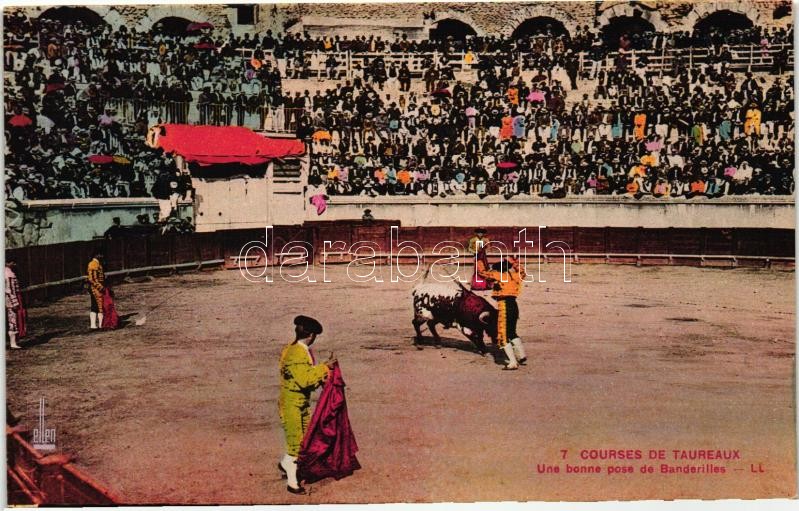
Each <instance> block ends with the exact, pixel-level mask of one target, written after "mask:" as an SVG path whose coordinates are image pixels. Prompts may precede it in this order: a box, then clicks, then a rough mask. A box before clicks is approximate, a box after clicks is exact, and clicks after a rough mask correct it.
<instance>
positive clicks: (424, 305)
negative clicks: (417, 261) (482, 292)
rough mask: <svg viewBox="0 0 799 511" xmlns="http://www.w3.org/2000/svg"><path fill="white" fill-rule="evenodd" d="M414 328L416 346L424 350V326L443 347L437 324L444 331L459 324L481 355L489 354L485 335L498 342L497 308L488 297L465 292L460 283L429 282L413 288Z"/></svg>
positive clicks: (468, 291) (455, 281)
mask: <svg viewBox="0 0 799 511" xmlns="http://www.w3.org/2000/svg"><path fill="white" fill-rule="evenodd" d="M412 294H413V327H414V329H415V330H416V337H415V338H414V342H413V344H414V346H416V347H417V348H419V349H421V347H420V346H419V342H420V341H421V339H422V330H421V327H422V324H424V323H427V328H428V329H430V333H431V334H433V339H434V340H435V343H436V345H437V346H438V345H440V344H441V337H439V335H438V332H437V331H436V325H437V324H442V325H444V328H452V326H453V325H457V327H458V328H459V329H460V331H461V332H462V333H463V335H465V336H466V337H467V338H468V339H469V340H470V341H471V342H472V343H473V344H474V345H475V347H476V348H477V351H479V352H480V354H481V355H485V353H486V351H487V350H486V345H485V343H484V342H483V335H484V334H487V335H488V336H489V337H490V338H491V340H492V342H493V343H494V344H496V342H497V315H498V313H497V309H496V308H495V307H494V306H493V305H491V304H490V303H489V302H488V301H487V300H486V299H485V298H483V297H481V296H478V295H477V294H475V293H474V292H472V291H470V290H468V289H466V288H465V287H464V286H463V285H462V284H461V283H460V282H458V281H457V280H453V281H450V282H430V281H428V280H427V279H425V280H424V281H422V282H421V283H419V284H417V285H416V287H414V289H413V293H412Z"/></svg>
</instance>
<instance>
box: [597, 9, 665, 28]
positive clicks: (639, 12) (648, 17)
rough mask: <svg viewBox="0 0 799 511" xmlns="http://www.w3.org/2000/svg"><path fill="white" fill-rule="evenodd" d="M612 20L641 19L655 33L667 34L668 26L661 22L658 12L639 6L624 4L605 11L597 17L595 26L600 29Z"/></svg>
mask: <svg viewBox="0 0 799 511" xmlns="http://www.w3.org/2000/svg"><path fill="white" fill-rule="evenodd" d="M613 18H641V19H642V20H644V21H646V22H647V23H649V24H650V25H652V26H653V27H655V31H657V32H669V24H668V23H666V22H665V21H664V20H663V18H662V17H661V16H660V13H659V12H658V11H650V10H649V9H646V8H644V7H641V6H639V5H633V4H629V3H627V2H624V3H619V4H616V5H614V6H613V7H610V8H608V9H605V10H604V11H603V12H602V14H600V15H599V16H597V18H596V25H597V26H598V27H599V28H600V29H602V27H604V26H605V25H608V24H609V23H610V20H612V19H613Z"/></svg>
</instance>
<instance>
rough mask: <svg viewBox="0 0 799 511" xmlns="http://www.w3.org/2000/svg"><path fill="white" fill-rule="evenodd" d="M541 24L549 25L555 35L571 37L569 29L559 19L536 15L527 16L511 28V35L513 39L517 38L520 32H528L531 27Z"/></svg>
mask: <svg viewBox="0 0 799 511" xmlns="http://www.w3.org/2000/svg"><path fill="white" fill-rule="evenodd" d="M542 25H550V26H551V27H552V31H553V33H554V35H556V36H558V35H565V36H566V38H567V39H568V38H571V34H570V33H569V30H568V29H567V28H566V26H565V25H564V24H563V23H562V22H561V21H559V20H556V19H555V18H553V17H551V16H537V17H535V18H527V19H526V20H524V21H523V22H521V24H519V26H517V27H516V28H515V29H514V30H513V33H512V34H511V37H512V38H514V39H518V38H519V37H520V36H521V35H522V34H524V33H528V32H529V30H530V29H531V28H532V29H538V28H540V27H541V26H542Z"/></svg>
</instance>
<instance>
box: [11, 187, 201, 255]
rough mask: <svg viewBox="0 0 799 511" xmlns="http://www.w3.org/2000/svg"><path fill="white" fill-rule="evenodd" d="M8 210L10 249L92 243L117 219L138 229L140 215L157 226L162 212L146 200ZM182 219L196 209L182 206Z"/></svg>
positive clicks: (49, 203)
mask: <svg viewBox="0 0 799 511" xmlns="http://www.w3.org/2000/svg"><path fill="white" fill-rule="evenodd" d="M5 206H6V207H5V221H6V248H17V247H22V246H31V245H50V244H53V243H66V242H69V241H86V240H91V239H92V238H94V237H97V236H102V235H103V234H104V233H105V231H106V229H108V228H109V227H111V224H112V223H113V222H112V220H113V218H114V217H119V220H120V222H121V224H122V225H134V224H136V217H137V216H138V215H141V214H147V215H148V216H149V217H150V221H151V222H153V213H157V212H158V202H157V201H156V200H155V199H145V198H135V199H134V198H130V199H128V198H125V199H61V200H40V201H23V202H22V204H21V205H18V204H17V203H14V202H11V201H6V203H5ZM179 215H180V217H181V218H186V217H193V216H194V213H193V205H192V204H191V203H190V202H186V203H181V204H179Z"/></svg>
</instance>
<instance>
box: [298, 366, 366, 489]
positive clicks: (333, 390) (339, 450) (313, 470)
mask: <svg viewBox="0 0 799 511" xmlns="http://www.w3.org/2000/svg"><path fill="white" fill-rule="evenodd" d="M344 386H345V384H344V379H343V378H342V377H341V369H339V366H338V364H334V365H333V367H332V368H331V369H330V376H329V377H328V379H327V382H325V386H324V390H322V395H321V396H319V402H318V403H317V405H316V409H315V410H314V413H313V417H311V423H310V425H309V426H308V431H306V432H305V437H304V438H303V439H302V445H301V446H300V455H299V458H298V459H297V473H298V475H299V480H300V481H305V482H307V483H313V482H316V481H319V480H321V479H324V478H326V477H333V478H334V479H336V480H338V479H341V478H342V477H347V476H348V475H352V473H353V472H355V471H356V470H358V469H359V468H361V464H360V463H358V459H357V458H356V457H355V453H356V452H358V444H357V443H356V442H355V435H354V434H353V432H352V428H351V427H350V419H349V416H348V415H347V399H346V397H345V396H344Z"/></svg>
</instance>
